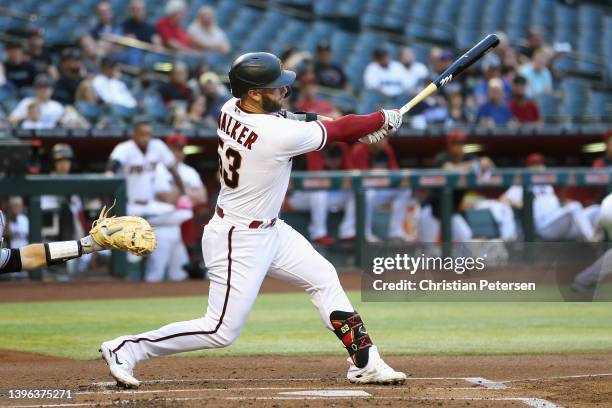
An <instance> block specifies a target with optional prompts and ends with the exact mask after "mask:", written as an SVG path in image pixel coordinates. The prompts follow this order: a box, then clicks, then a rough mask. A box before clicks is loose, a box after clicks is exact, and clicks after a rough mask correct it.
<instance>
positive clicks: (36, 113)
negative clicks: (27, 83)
mask: <svg viewBox="0 0 612 408" xmlns="http://www.w3.org/2000/svg"><path fill="white" fill-rule="evenodd" d="M21 128H22V129H44V125H43V124H42V122H41V121H40V105H39V104H38V103H37V102H30V104H29V105H28V113H27V115H26V118H25V119H24V121H23V122H21Z"/></svg>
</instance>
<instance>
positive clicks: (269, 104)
mask: <svg viewBox="0 0 612 408" xmlns="http://www.w3.org/2000/svg"><path fill="white" fill-rule="evenodd" d="M261 108H262V109H263V110H264V111H266V112H269V113H272V112H278V111H279V110H281V108H282V101H275V100H274V99H272V98H270V97H269V96H268V95H265V94H264V95H262V98H261Z"/></svg>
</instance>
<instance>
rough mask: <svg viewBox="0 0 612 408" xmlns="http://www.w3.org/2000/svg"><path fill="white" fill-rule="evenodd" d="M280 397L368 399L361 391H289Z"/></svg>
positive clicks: (366, 394)
mask: <svg viewBox="0 0 612 408" xmlns="http://www.w3.org/2000/svg"><path fill="white" fill-rule="evenodd" d="M279 394H282V395H300V396H309V397H369V396H370V394H368V393H367V392H365V391H362V390H308V391H291V392H279Z"/></svg>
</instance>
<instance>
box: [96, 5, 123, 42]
mask: <svg viewBox="0 0 612 408" xmlns="http://www.w3.org/2000/svg"><path fill="white" fill-rule="evenodd" d="M96 17H97V18H98V21H97V23H96V25H95V26H94V28H93V29H92V30H91V32H90V34H91V36H92V37H93V38H94V40H99V39H100V38H101V37H102V35H104V34H117V35H120V34H122V33H121V28H120V27H118V26H116V25H114V24H113V9H112V7H111V5H110V3H109V2H107V1H101V2H100V3H98V5H97V6H96Z"/></svg>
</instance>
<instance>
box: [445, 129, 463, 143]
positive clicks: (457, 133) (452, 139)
mask: <svg viewBox="0 0 612 408" xmlns="http://www.w3.org/2000/svg"><path fill="white" fill-rule="evenodd" d="M465 142H467V135H466V134H465V133H464V132H462V131H461V130H451V131H450V132H448V134H447V135H446V144H449V145H451V144H453V143H465Z"/></svg>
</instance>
